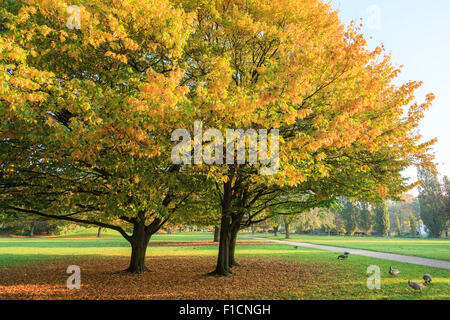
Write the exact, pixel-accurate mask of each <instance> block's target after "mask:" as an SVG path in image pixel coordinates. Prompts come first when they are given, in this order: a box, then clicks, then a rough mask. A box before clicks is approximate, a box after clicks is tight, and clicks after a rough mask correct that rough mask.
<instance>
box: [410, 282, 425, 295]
mask: <svg viewBox="0 0 450 320" xmlns="http://www.w3.org/2000/svg"><path fill="white" fill-rule="evenodd" d="M408 285H409V286H410V287H411V288H413V289H414V290H420V292H422V289H423V288H425V287H426V286H425V285H424V284H423V283H421V282H414V281H411V280H408Z"/></svg>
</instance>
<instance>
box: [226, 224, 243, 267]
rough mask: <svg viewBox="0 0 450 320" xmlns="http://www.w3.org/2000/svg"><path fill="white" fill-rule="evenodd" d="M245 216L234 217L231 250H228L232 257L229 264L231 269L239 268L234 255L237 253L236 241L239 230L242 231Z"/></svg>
mask: <svg viewBox="0 0 450 320" xmlns="http://www.w3.org/2000/svg"><path fill="white" fill-rule="evenodd" d="M242 217H243V215H238V216H235V217H234V219H235V220H234V221H233V222H232V226H231V230H230V249H229V250H228V253H229V255H230V257H229V259H228V260H229V264H230V268H232V267H237V266H239V263H237V262H236V259H235V256H234V253H235V251H236V239H237V235H238V233H239V230H240V229H241V221H242Z"/></svg>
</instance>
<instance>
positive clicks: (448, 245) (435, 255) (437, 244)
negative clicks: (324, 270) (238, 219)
mask: <svg viewBox="0 0 450 320" xmlns="http://www.w3.org/2000/svg"><path fill="white" fill-rule="evenodd" d="M255 237H261V238H270V239H278V240H285V238H284V234H282V235H278V236H277V237H274V236H273V234H259V233H257V234H255ZM290 240H291V241H295V240H298V241H300V242H307V243H314V244H323V245H329V246H336V247H345V248H352V249H366V250H372V251H379V252H389V253H397V254H403V255H408V256H416V257H424V258H432V259H440V260H447V261H450V240H449V239H420V238H417V239H408V238H381V237H349V236H327V235H298V234H292V235H291V239H290Z"/></svg>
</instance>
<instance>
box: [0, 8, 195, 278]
mask: <svg viewBox="0 0 450 320" xmlns="http://www.w3.org/2000/svg"><path fill="white" fill-rule="evenodd" d="M0 3H1V4H0V7H1V9H0V117H1V119H2V121H1V123H0V150H1V153H0V189H1V192H0V193H1V195H0V206H1V210H3V211H6V212H7V213H8V214H15V213H20V214H21V215H23V214H26V215H37V216H40V217H44V218H50V219H62V220H67V221H72V222H76V223H85V224H89V225H95V226H99V227H104V228H111V229H114V230H117V231H118V232H120V233H121V234H122V235H123V236H124V237H125V238H126V239H127V240H128V241H129V242H130V243H131V247H132V255H131V262H130V266H129V268H128V271H130V272H142V271H144V270H146V266H145V254H146V249H147V244H148V242H149V240H150V237H151V235H152V234H154V233H155V232H157V231H158V230H159V229H160V228H161V227H162V226H163V225H164V224H165V223H166V222H167V221H168V219H170V217H171V216H172V215H173V214H175V212H176V211H177V210H179V209H180V207H181V206H182V205H183V202H184V201H185V200H186V199H187V198H188V197H189V196H190V194H191V193H192V191H189V190H191V189H192V188H190V187H192V186H193V185H195V181H194V180H193V179H192V178H190V179H189V186H190V187H187V186H185V184H184V182H185V181H186V180H185V179H184V178H183V175H181V173H180V172H179V171H180V167H179V166H177V165H174V164H173V163H172V162H171V160H170V149H169V148H170V134H171V131H172V130H173V129H171V127H172V126H174V125H175V124H177V123H178V121H176V118H175V117H176V108H177V106H178V105H179V104H180V103H182V101H183V99H184V98H183V97H184V95H185V93H186V92H187V88H186V87H184V86H180V85H179V83H180V81H181V79H182V77H183V73H182V72H181V71H180V68H179V66H178V64H177V60H178V59H179V58H180V57H181V56H182V53H183V52H182V49H183V45H184V43H185V41H186V38H187V36H188V35H189V32H190V24H191V23H190V21H191V19H190V17H189V16H188V15H186V14H185V12H184V11H183V10H182V9H181V8H179V7H176V6H173V5H172V4H171V3H169V1H164V0H163V1H160V0H158V1H148V0H130V1H114V0H111V1H104V0H101V1H100V0H99V1H89V2H85V1H78V2H77V1H75V2H73V1H61V0H48V1H41V0H39V1H33V0H27V1H7V0H5V1H3V0H2V1H1V2H0ZM70 5H78V7H71V9H69V10H68V8H69V6H70ZM77 10H78V11H77ZM77 12H78V13H79V17H78V18H80V20H78V21H77V20H76V19H77V17H76V16H73V15H74V14H75V13H77ZM73 19H75V21H73ZM183 186H185V187H183ZM127 229H132V230H133V231H132V233H128V232H127V231H126V230H127Z"/></svg>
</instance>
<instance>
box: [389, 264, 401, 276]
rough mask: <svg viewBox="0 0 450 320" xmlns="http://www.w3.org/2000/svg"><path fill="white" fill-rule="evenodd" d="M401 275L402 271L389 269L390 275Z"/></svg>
mask: <svg viewBox="0 0 450 320" xmlns="http://www.w3.org/2000/svg"><path fill="white" fill-rule="evenodd" d="M399 273H400V270H397V269H392V266H391V267H389V274H390V275H393V276H398V274H399Z"/></svg>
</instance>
